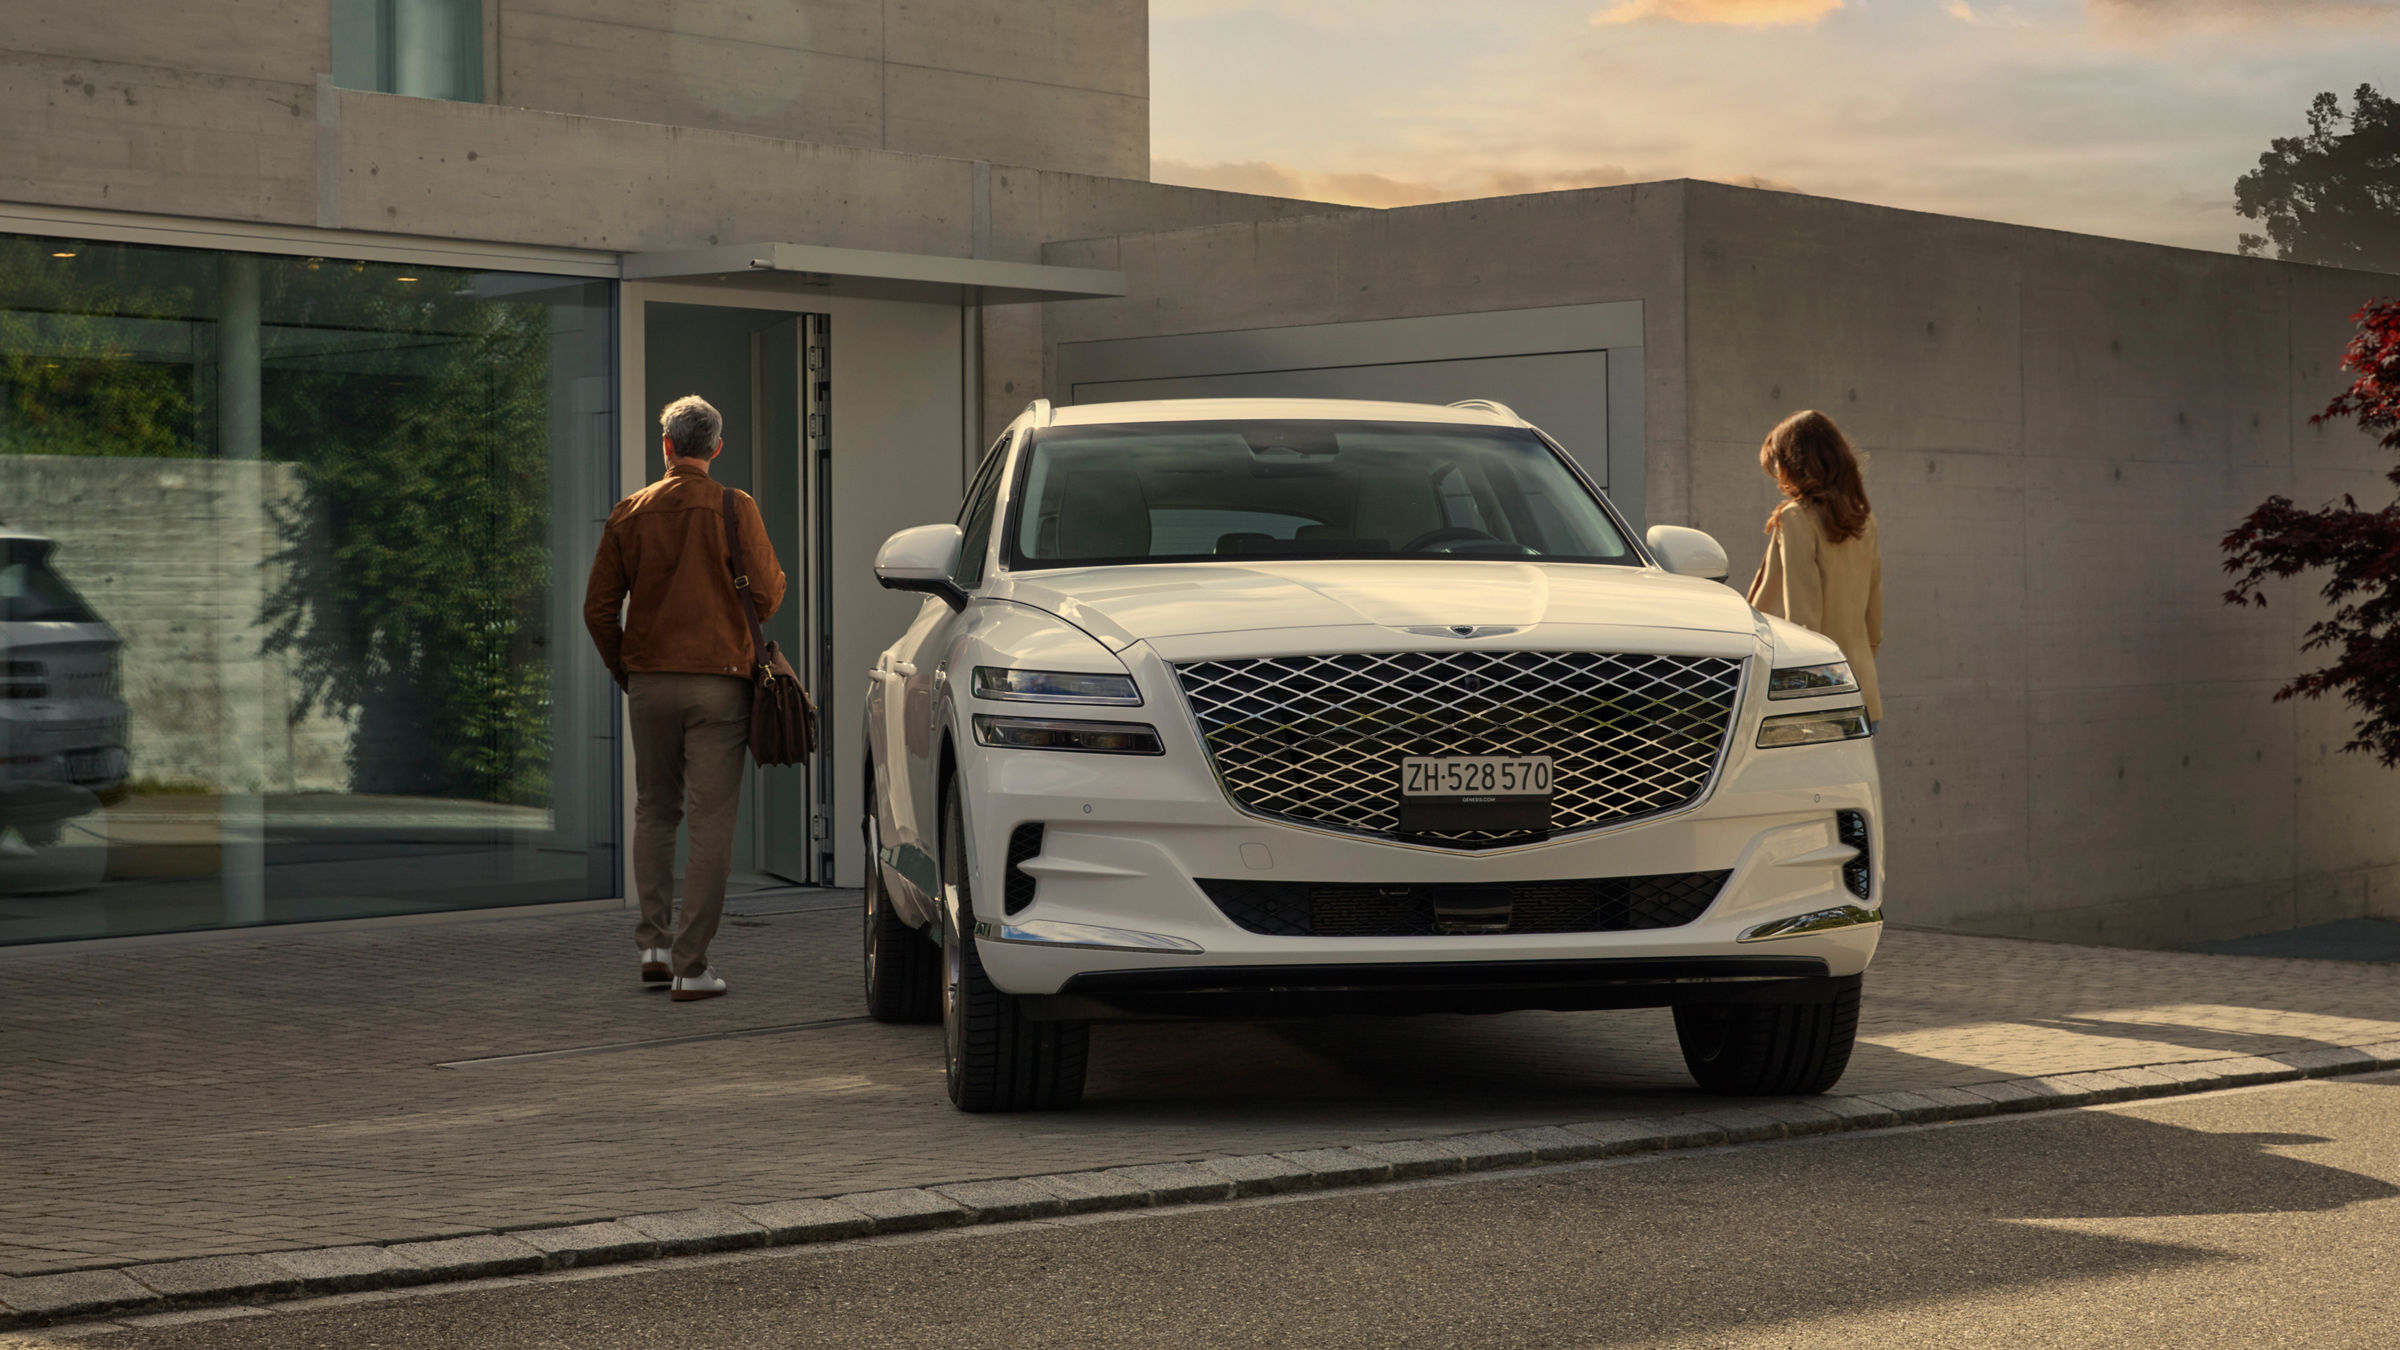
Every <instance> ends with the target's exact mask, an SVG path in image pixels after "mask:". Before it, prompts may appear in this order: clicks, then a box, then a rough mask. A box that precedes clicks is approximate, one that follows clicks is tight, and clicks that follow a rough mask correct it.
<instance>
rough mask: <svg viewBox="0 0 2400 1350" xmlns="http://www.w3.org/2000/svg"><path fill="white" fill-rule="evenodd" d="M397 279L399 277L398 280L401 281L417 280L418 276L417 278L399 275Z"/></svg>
mask: <svg viewBox="0 0 2400 1350" xmlns="http://www.w3.org/2000/svg"><path fill="white" fill-rule="evenodd" d="M396 279H397V280H400V281H415V280H416V278H415V277H399V278H396Z"/></svg>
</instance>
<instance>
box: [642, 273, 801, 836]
mask: <svg viewBox="0 0 2400 1350" xmlns="http://www.w3.org/2000/svg"><path fill="white" fill-rule="evenodd" d="M826 332H827V326H826V323H825V320H824V318H823V317H822V316H820V315H809V314H793V313H789V312H786V311H781V310H769V309H748V308H737V307H732V306H718V305H686V304H671V303H665V302H657V301H654V302H651V303H649V304H646V305H644V306H643V346H644V351H645V366H646V369H645V371H644V385H645V401H646V404H647V406H648V407H650V408H652V409H656V408H660V407H664V406H665V405H666V404H667V403H669V402H670V401H672V400H674V399H677V398H680V397H682V396H683V395H686V394H698V395H699V396H700V397H702V398H705V399H707V400H708V401H709V402H710V403H712V404H714V405H716V408H717V410H718V411H719V412H720V413H722V414H724V417H725V452H724V453H723V454H722V455H720V456H718V457H717V462H716V464H715V466H714V467H713V468H712V470H711V474H712V475H713V476H714V477H715V478H716V479H717V481H718V482H720V483H724V484H726V485H727V486H729V487H737V488H740V489H742V490H743V491H745V492H748V493H749V494H750V495H751V496H752V497H754V498H756V499H757V500H758V507H759V513H760V515H761V516H763V517H764V518H765V520H766V523H767V539H768V542H769V543H771V544H773V545H774V547H775V556H776V558H777V559H778V560H779V561H780V562H782V564H783V571H784V576H785V578H786V583H787V584H786V590H785V596H784V602H783V604H782V606H781V607H780V608H778V609H777V610H776V612H775V614H774V615H773V616H772V617H771V618H769V619H768V620H767V624H766V632H767V636H768V638H770V639H771V640H773V641H774V642H775V643H777V644H778V645H779V646H781V647H782V649H783V651H784V653H785V655H786V656H787V658H788V659H789V660H790V661H791V663H792V666H793V668H794V669H795V670H797V671H798V672H799V673H800V677H801V679H802V680H804V681H806V682H807V684H808V685H809V687H810V688H811V689H812V690H814V689H819V688H822V687H823V663H824V657H823V652H824V646H825V637H826V633H827V627H828V626H827V624H826V606H825V603H824V594H825V587H824V576H825V572H824V567H823V561H822V554H823V543H822V541H823V539H824V537H825V530H824V521H823V513H824V476H825V465H826V463H827V459H826V456H827V454H828V453H829V451H828V445H827V437H826V431H827V425H828V424H827V419H826V411H827V409H826V406H825V404H826V396H827V393H828V386H827V381H826V375H827V371H828V366H829V362H828V360H827V357H826V350H825V341H824V339H825V336H826ZM649 444H650V447H651V453H650V458H649V464H650V469H649V475H648V476H649V478H650V479H651V480H652V481H655V480H656V479H657V478H658V477H659V476H660V475H661V474H662V473H664V472H665V469H664V465H663V464H662V463H661V461H660V460H659V457H658V455H657V452H656V444H657V437H656V432H655V431H653V432H651V433H650V437H649ZM820 733H821V734H820V744H819V747H818V755H817V758H816V759H815V760H814V761H812V762H811V763H809V764H806V765H789V766H781V767H775V768H766V767H762V766H757V765H753V766H752V768H751V773H750V778H749V780H748V781H747V782H746V783H745V784H744V786H743V791H742V805H741V818H740V821H739V823H738V825H737V828H736V832H735V834H734V841H735V842H734V857H733V869H734V871H735V872H737V873H738V872H743V871H758V872H767V873H772V874H773V875H776V876H779V877H782V878H784V879H786V880H790V881H799V882H824V881H827V880H829V879H830V877H831V869H832V862H831V858H830V856H828V855H829V852H830V837H829V831H828V829H827V826H826V823H825V822H827V821H828V820H829V819H830V817H829V815H827V812H826V809H825V808H824V807H823V805H822V803H824V802H827V801H829V800H830V797H829V795H827V791H826V789H827V788H829V787H830V780H829V779H826V778H825V776H824V767H825V766H826V765H827V764H829V763H830V762H831V751H830V746H829V745H827V744H825V743H824V742H825V741H827V740H829V739H830V733H831V728H830V727H829V726H825V725H823V724H822V719H820ZM683 851H684V845H683V844H682V843H681V842H680V841H679V842H678V844H677V849H676V853H677V857H676V867H677V870H678V871H679V872H680V871H681V870H682V867H683Z"/></svg>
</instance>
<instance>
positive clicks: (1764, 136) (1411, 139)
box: [1150, 0, 2400, 250]
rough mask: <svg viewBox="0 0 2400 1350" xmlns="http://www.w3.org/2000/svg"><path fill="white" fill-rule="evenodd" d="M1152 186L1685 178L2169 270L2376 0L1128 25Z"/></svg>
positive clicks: (1155, 0)
mask: <svg viewBox="0 0 2400 1350" xmlns="http://www.w3.org/2000/svg"><path fill="white" fill-rule="evenodd" d="M1150 28H1151V33H1150V72H1151V74H1150V92H1151V176H1152V177H1153V178H1156V179H1157V180H1159V181H1161V182H1168V183H1182V184H1188V185H1192V186H1201V187H1219V188H1228V189H1235V190H1240V191H1249V192H1265V193H1272V194H1275V195H1279V196H1297V197H1308V198H1315V199H1319V200H1326V201H1341V202H1350V203H1356V204H1360V205H1368V206H1398V205H1407V204H1412V203H1417V202H1426V201H1440V200H1448V199H1454V198H1461V197H1485V196H1496V195H1504V194H1509V193H1517V192H1536V191H1543V190H1546V189H1551V188H1563V187H1587V186H1598V185H1605V184H1611V183H1627V182H1647V181H1653V180H1657V179H1665V178H1709V179H1717V180H1720V181H1725V182H1735V183H1744V184H1753V185H1757V186H1764V187H1774V188H1781V189H1785V190H1789V191H1798V192H1808V193H1815V194H1819V195H1823V196H1829V197H1842V198H1847V199H1850V200H1853V201H1863V202H1874V203H1878V204H1881V205H1886V206H1898V207H1907V208H1911V209H1916V210H1925V211H1939V212H1944V213H1947V214H1951V215H1962V216H1973V217H1978V218H1981V219H1986V220H2003V221H2011V222H2015V223H2019V224H2026V225H2041V226H2048V227H2051V228H2056V229H2066V230H2077V231H2083V232H2086V233H2092V234H2103V235H2113V236H2117V237H2120V238H2127V239H2142V240H2148V241H2151V242H2155V243H2164V244H2179V245H2184V246H2188V247H2194V248H2207V249H2218V250H2231V249H2232V248H2233V247H2234V246H2235V241H2236V238H2237V236H2238V235H2239V234H2240V233H2241V232H2242V231H2243V230H2244V229H2246V228H2250V229H2254V228H2255V226H2254V225H2252V223H2251V222H2247V221H2245V220H2243V219H2242V218H2241V217H2240V216H2238V215H2237V214H2235V212H2234V210H2233V184H2234V180H2235V179H2237V178H2239V177H2240V176H2241V175H2242V174H2243V173H2244V172H2246V171H2247V170H2249V169H2250V168H2252V167H2254V166H2255V165H2256V164H2257V162H2258V157H2259V155H2260V154H2261V153H2262V152H2264V151H2265V150H2266V148H2267V143H2268V141H2269V140H2270V139H2272V138H2273V137H2276V136H2291V135H2298V134H2300V133H2302V132H2303V131H2304V130H2305V129H2306V113H2307V109H2308V104H2309V100H2310V99H2311V98H2313V97H2315V95H2316V94H2317V92H2318V91H2320V90H2331V91H2334V92H2337V93H2339V94H2340V95H2341V96H2342V98H2343V102H2344V104H2345V106H2346V105H2347V104H2348V101H2349V98H2350V94H2351V91H2352V90H2354V89H2356V88H2357V87H2358V86H2359V85H2360V84H2362V83H2371V84H2374V85H2375V86H2376V87H2377V88H2379V89H2381V90H2382V91H2383V92H2384V93H2386V94H2392V95H2400V0H2005V2H2003V0H1151V7H1150Z"/></svg>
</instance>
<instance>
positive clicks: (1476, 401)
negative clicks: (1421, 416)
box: [1450, 398, 1532, 426]
mask: <svg viewBox="0 0 2400 1350" xmlns="http://www.w3.org/2000/svg"><path fill="white" fill-rule="evenodd" d="M1450 406H1451V407H1453V408H1481V409H1483V410H1484V411H1485V412H1489V413H1498V414H1500V415H1501V416H1502V417H1505V418H1507V419H1508V420H1509V421H1511V422H1515V423H1516V424H1518V425H1519V426H1531V425H1532V423H1530V422H1527V421H1526V420H1525V419H1524V418H1522V417H1519V416H1517V410H1516V409H1514V408H1512V407H1510V406H1508V405H1507V404H1505V403H1497V402H1494V401H1493V400H1491V399H1488V398H1462V399H1460V400H1459V401H1458V402H1456V403H1453V404H1451V405H1450Z"/></svg>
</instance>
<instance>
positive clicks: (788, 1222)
mask: <svg viewBox="0 0 2400 1350" xmlns="http://www.w3.org/2000/svg"><path fill="white" fill-rule="evenodd" d="M2383 1069H2400V1041H2387V1042H2383V1043H2381V1044H2376V1045H2366V1046H2326V1047H2322V1048H2319V1049H2312V1050H2291V1051H2285V1052H2283V1053H2280V1054H2274V1055H2263V1056H2262V1055H2242V1056H2236V1057H2232V1058H2227V1059H2215V1060H2197V1061H2184V1062H2180V1063H2173V1064H2157V1065H2148V1066H2142V1067H2134V1068H2120V1069H2108V1070H2101V1071H2092V1072H2086V1073H2068V1074H2052V1075H2048V1076H2044V1077H2037V1078H2017V1079H2006V1080H2001V1081H1997V1082H1991V1083H1977V1084H1973V1085H1971V1086H1968V1087H1955V1088H1954V1087H1943V1088H1927V1089H1924V1090H1922V1091H1915V1092H1870V1093H1863V1094H1860V1095H1857V1096H1843V1097H1813V1098H1807V1099H1798V1100H1789V1101H1764V1102H1758V1103H1754V1104H1751V1105H1746V1106H1718V1107H1711V1108H1709V1109H1707V1110H1701V1111H1686V1112H1680V1113H1677V1114H1674V1115H1657V1116H1632V1117H1623V1118H1618V1119H1612V1120H1595V1121H1585V1122H1582V1123H1579V1124H1570V1125H1537V1126H1530V1127H1525V1128H1520V1129H1510V1130H1500V1131H1493V1132H1488V1133H1479V1134H1460V1135H1446V1136H1441V1137H1437V1138H1431V1139H1399V1140H1385V1141H1382V1142H1379V1143H1371V1144H1360V1145H1357V1146H1355V1147H1350V1148H1314V1149H1294V1150H1290V1151H1286V1152H1282V1153H1262V1154H1256V1155H1252V1156H1249V1157H1240V1158H1213V1159H1208V1160H1205V1161H1201V1162H1172V1163H1147V1164H1141V1165H1137V1166H1130V1167H1110V1168H1103V1169H1100V1170H1097V1171H1091V1172H1065V1173H1057V1174H1053V1175H1049V1176H1035V1177H1015V1178H1000V1179H994V1180H987V1181H953V1182H942V1183H940V1184H937V1185H934V1186H928V1187H922V1188H917V1187H907V1188H902V1189H898V1190H882V1191H862V1192H859V1193H857V1194H854V1195H837V1196H832V1197H829V1198H821V1199H805V1200H787V1201H780V1202H776V1203H772V1204H762V1205H742V1206H735V1207H732V1208H726V1209H695V1210H682V1211H678V1212H675V1213H668V1214H634V1215H628V1216H626V1217H624V1218H620V1219H613V1220H607V1221H603V1222H598V1223H578V1224H561V1225H555V1226H550V1227H542V1228H526V1229H517V1230H513V1231H510V1232H505V1233H471V1234H466V1235H463V1236H458V1237H450V1238H444V1239H441V1240H438V1241H427V1242H395V1243H390V1244H388V1245H384V1246H351V1247H319V1248H310V1249H304V1250H297V1251H278V1252H262V1253H259V1254H257V1255H230V1256H207V1257H196V1258H192V1259H188V1260H180V1261H163V1262H155V1263H150V1264H144V1265H128V1266H116V1267H101V1268H95V1269H90V1270H74V1271H66V1272H62V1273H59V1274H53V1275H23V1276H15V1275H0V1331H6V1330H13V1329H16V1328H21V1327H35V1326H44V1325H47V1324H50V1323H53V1322H63V1321H72V1320H79V1319H89V1318H97V1317H126V1316H141V1315H144V1314H148V1313H157V1312H166V1311H169V1310H171V1309H181V1308H193V1307H207V1306H222V1305H226V1304H255V1303H263V1302H269V1301H273V1300H280V1299H290V1298H303V1297H312V1296H316V1295H322V1294H341V1293H353V1292H356V1291H359V1290H364V1289H394V1288H402V1287H405V1286H408V1285H417V1284H431V1283H434V1282H437V1281H447V1280H461V1279H476V1278H485V1277H491V1276H505V1275H525V1274H532V1273H535V1272H538V1271H544V1270H563V1269H567V1268H569V1267H588V1266H596V1265H608V1264H618V1263H632V1262H640V1261H644V1260H649V1259H654V1258H657V1257H663V1256H682V1255H691V1254H694V1253H700V1252H719V1251H728V1250H734V1249H739V1248H747V1247H776V1246H792V1245H798V1244H803V1243H813V1242H832V1241H839V1240H842V1239H847V1238H860V1237H871V1236H875V1235H877V1234H888V1233H906V1232H915V1231H921V1230H924V1229H929V1228H941V1227H948V1226H951V1225H957V1224H984V1223H1007V1222H1011V1221H1016V1220H1024V1219H1041V1218H1046V1217H1051V1216H1055V1215H1061V1214H1086V1213H1092V1212H1094V1211H1099V1210H1123V1209H1139V1208H1144V1207H1148V1206H1153V1205H1181V1204H1193V1203H1198V1202H1202V1201H1210V1200H1227V1199H1232V1198H1235V1197H1237V1196H1253V1195H1275V1194H1281V1193H1286V1192H1291V1191H1299V1190H1314V1189H1336V1188H1347V1187H1353V1186H1371V1185H1374V1184H1376V1183H1378V1182H1385V1181H1394V1180H1401V1179H1406V1178H1411V1177H1425V1176H1434V1175H1439V1174H1443V1173H1452V1172H1475V1171H1485V1170H1490V1169H1493V1168H1504V1167H1525V1166H1530V1165H1533V1164H1535V1163H1542V1162H1569V1161H1580V1160H1585V1159H1592V1158H1612V1157H1619V1156H1622V1155H1625V1154H1630V1153H1647V1152H1657V1151H1661V1150H1667V1149H1687V1148H1706V1147H1710V1146H1713V1145H1718V1144H1728V1143H1746V1142H1751V1141H1756V1140H1764V1139H1783V1138H1796V1137H1799V1136H1801V1135H1810V1134H1834V1133H1841V1132H1845V1131H1851V1130H1873V1129H1884V1128H1888V1127H1891V1126H1894V1125H1901V1124H1915V1123H1923V1122H1931V1121H1952V1120H1968V1119H1972V1118H1974V1117H1977V1116H1989V1115H1995V1114H2001V1113H2013V1112H2025V1111H2049V1110H2060V1109H2065V1108H2071V1107H2078V1106H2096V1105H2100V1104H2103V1103H2107V1102H2120V1101H2131V1100H2133V1099H2135V1098H2142V1097H2168V1096H2182V1095H2186V1094H2190V1093H2196V1092H2207V1091H2212V1090H2217V1089H2223V1088H2235V1087H2248V1086H2251V1085H2254V1084H2259V1083H2279V1082H2294V1081H2297V1080H2300V1079H2304V1078H2326V1077H2331V1076H2334V1075H2337V1074H2353V1073H2371V1072H2375V1071H2378V1070H2383Z"/></svg>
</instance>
